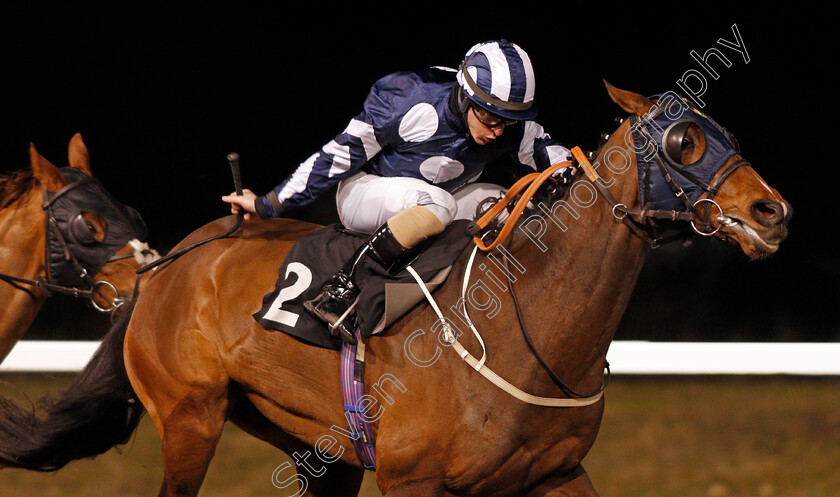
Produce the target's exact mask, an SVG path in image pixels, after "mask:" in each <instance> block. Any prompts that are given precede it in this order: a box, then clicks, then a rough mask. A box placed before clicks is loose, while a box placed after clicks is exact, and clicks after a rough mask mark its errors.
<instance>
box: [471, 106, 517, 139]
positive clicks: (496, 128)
mask: <svg viewBox="0 0 840 497" xmlns="http://www.w3.org/2000/svg"><path fill="white" fill-rule="evenodd" d="M514 123H515V121H506V120H504V119H502V118H501V117H499V116H497V115H494V114H491V113H490V112H487V111H486V110H484V109H482V108H480V107H476V106H474V105H470V108H469V110H467V125H468V126H469V128H470V136H472V138H473V140H475V142H476V143H478V144H479V145H487V144H488V143H490V142H491V141H493V140H495V139H496V138H498V137H500V136H502V133H504V132H505V126H510V125H511V124H514Z"/></svg>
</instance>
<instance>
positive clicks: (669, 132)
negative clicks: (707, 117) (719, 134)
mask: <svg viewBox="0 0 840 497" xmlns="http://www.w3.org/2000/svg"><path fill="white" fill-rule="evenodd" d="M705 148H706V141H705V135H704V134H703V130H702V129H701V128H700V126H698V125H697V123H695V122H693V121H691V120H688V119H683V120H680V121H676V122H675V123H673V124H672V125H671V126H669V127H668V129H666V130H665V133H663V135H662V149H663V152H664V153H665V156H666V157H667V158H668V159H669V160H670V161H671V163H672V164H674V165H677V166H690V165H692V164H694V163H696V162H697V161H698V160H700V158H701V157H702V156H703V152H704V150H705Z"/></svg>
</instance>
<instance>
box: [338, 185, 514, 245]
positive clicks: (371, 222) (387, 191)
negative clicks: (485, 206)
mask: <svg viewBox="0 0 840 497" xmlns="http://www.w3.org/2000/svg"><path fill="white" fill-rule="evenodd" d="M500 193H504V189H503V188H502V187H501V186H499V185H494V184H491V183H472V184H470V185H467V186H465V187H463V188H461V189H460V190H458V191H456V192H455V193H454V194H452V193H449V192H447V191H446V190H443V189H441V188H438V187H436V186H434V185H430V184H429V183H426V182H425V181H422V180H419V179H415V178H403V177H393V178H387V177H383V176H377V175H375V174H367V173H363V172H359V173H357V174H355V175H353V176H350V177H349V178H347V179H344V180H342V181H341V183H340V184H339V186H338V191H337V192H336V206H337V207H338V216H339V218H340V219H341V223H342V224H343V225H344V226H345V227H347V228H348V229H351V230H353V231H358V232H361V233H373V232H374V231H376V230H377V229H378V228H379V227H380V226H382V225H383V224H385V222H386V221H388V220H389V219H390V218H391V217H393V216H394V215H396V214H397V213H399V212H402V211H404V210H406V209H409V208H411V207H414V206H415V205H423V206H425V207H426V208H427V209H429V210H430V211H431V212H432V213H433V214H434V215H435V217H437V218H438V219H439V220H440V222H441V223H443V225H444V226H446V225H448V224H449V223H451V222H452V221H453V220H455V219H473V218H474V217H475V209H476V207H477V206H478V204H479V203H480V202H481V201H482V200H484V199H486V198H487V197H498V196H499V194H500Z"/></svg>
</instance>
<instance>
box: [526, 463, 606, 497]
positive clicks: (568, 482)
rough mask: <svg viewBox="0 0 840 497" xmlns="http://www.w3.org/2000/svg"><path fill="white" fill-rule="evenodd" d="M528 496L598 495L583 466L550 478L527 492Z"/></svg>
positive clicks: (592, 496) (567, 496)
mask: <svg viewBox="0 0 840 497" xmlns="http://www.w3.org/2000/svg"><path fill="white" fill-rule="evenodd" d="M528 497H598V492H596V491H595V487H593V486H592V482H591V481H590V480H589V476H588V475H587V474H586V470H585V469H583V466H581V465H578V466H577V467H576V468H575V469H574V470H573V471H572V472H571V473H569V474H566V475H563V476H559V477H555V478H550V479H548V480H546V481H545V482H543V483H542V484H541V485H540V486H538V487H537V488H536V489H534V490H533V491H531V492H530V493H528Z"/></svg>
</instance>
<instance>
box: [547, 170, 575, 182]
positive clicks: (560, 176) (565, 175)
mask: <svg viewBox="0 0 840 497" xmlns="http://www.w3.org/2000/svg"><path fill="white" fill-rule="evenodd" d="M575 174H577V168H576V167H573V166H572V167H561V168H560V169H558V170H556V171H554V174H552V175H551V177H552V178H554V179H556V180H557V181H559V182H560V183H564V184H565V183H571V181H572V179H573V178H574V176H575Z"/></svg>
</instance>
